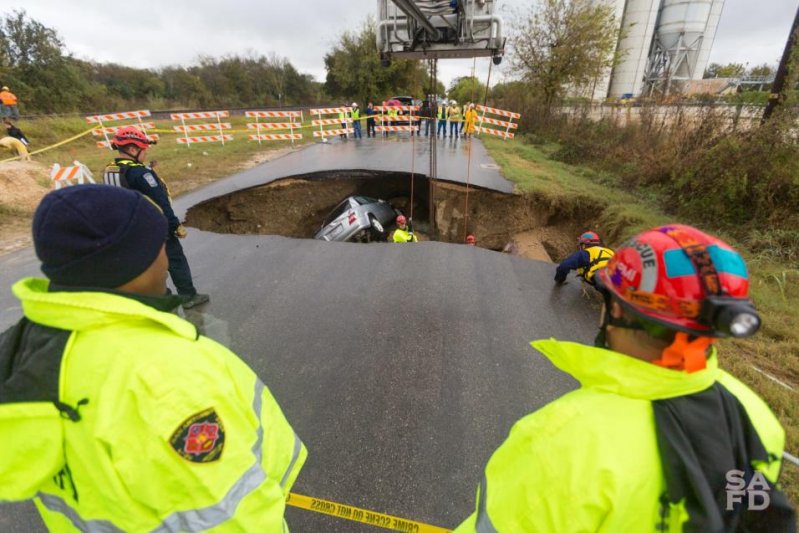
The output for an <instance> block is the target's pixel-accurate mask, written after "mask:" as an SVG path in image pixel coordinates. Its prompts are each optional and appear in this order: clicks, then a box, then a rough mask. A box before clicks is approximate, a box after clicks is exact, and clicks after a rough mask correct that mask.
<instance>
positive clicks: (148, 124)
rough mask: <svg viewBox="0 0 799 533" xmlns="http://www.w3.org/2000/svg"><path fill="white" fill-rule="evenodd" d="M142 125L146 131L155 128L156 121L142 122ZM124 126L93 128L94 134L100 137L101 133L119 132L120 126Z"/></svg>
mask: <svg viewBox="0 0 799 533" xmlns="http://www.w3.org/2000/svg"><path fill="white" fill-rule="evenodd" d="M140 126H141V127H142V128H144V129H145V131H146V130H154V129H155V122H142V123H141V124H140ZM122 127H124V126H110V127H108V128H94V129H93V130H92V135H94V136H95V137H99V136H100V135H104V134H111V135H113V134H114V133H116V132H117V130H118V129H119V128H122Z"/></svg>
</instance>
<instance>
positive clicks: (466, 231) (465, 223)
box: [461, 57, 490, 243]
mask: <svg viewBox="0 0 799 533" xmlns="http://www.w3.org/2000/svg"><path fill="white" fill-rule="evenodd" d="M489 69H490V67H489ZM476 70H477V57H475V58H474V61H473V62H472V97H471V103H473V102H474V93H475V92H476V91H477V77H476V76H475V74H476V72H475V71H476ZM489 76H490V70H489ZM486 90H487V89H486ZM466 112H468V109H467V111H466ZM463 118H464V120H465V119H466V113H464V116H463ZM467 127H468V126H467ZM472 135H474V133H472ZM471 175H472V137H469V148H468V156H467V158H466V197H465V199H464V206H463V239H462V240H461V243H464V242H466V236H467V235H469V185H470V181H471Z"/></svg>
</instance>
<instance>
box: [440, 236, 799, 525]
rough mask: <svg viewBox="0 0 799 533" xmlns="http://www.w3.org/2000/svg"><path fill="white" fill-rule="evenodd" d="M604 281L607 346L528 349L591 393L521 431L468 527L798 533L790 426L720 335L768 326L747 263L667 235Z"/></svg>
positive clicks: (522, 425) (487, 476) (569, 397)
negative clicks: (750, 382)
mask: <svg viewBox="0 0 799 533" xmlns="http://www.w3.org/2000/svg"><path fill="white" fill-rule="evenodd" d="M596 278H597V286H598V287H599V289H600V290H601V292H602V294H603V296H604V310H603V321H602V327H601V330H600V335H598V336H597V339H596V345H595V346H587V345H584V344H579V343H576V342H563V341H558V340H555V339H548V340H537V341H534V342H532V343H531V345H532V346H533V348H535V349H536V350H538V351H539V352H541V353H542V354H544V355H545V356H546V357H547V358H548V359H549V360H550V361H551V362H552V363H553V364H554V365H555V366H556V367H558V368H559V369H561V370H562V371H564V372H566V373H568V374H569V375H571V376H573V377H574V378H575V379H576V380H577V381H579V382H580V385H581V387H580V388H579V389H577V390H575V391H572V392H569V393H568V394H566V395H564V396H561V397H560V398H558V399H557V400H555V401H553V402H552V403H550V404H548V405H545V406H544V407H542V408H541V409H539V410H538V411H535V412H534V413H532V414H529V415H527V416H526V417H524V418H522V419H521V420H519V421H518V422H516V424H515V425H514V426H513V428H512V429H511V430H510V434H509V435H508V438H507V439H506V440H505V442H504V443H503V444H502V445H501V446H500V447H499V448H498V449H497V450H496V451H495V452H494V454H493V456H492V457H491V459H490V460H489V461H488V464H487V466H486V468H485V471H484V473H483V475H482V476H481V477H482V481H481V482H480V484H479V489H478V491H477V497H476V499H477V502H476V504H475V512H474V513H473V514H472V515H471V516H470V517H469V518H468V519H467V520H466V521H465V522H464V523H463V524H461V525H460V527H458V528H457V529H456V530H455V532H456V533H466V532H474V531H480V532H483V531H491V532H497V531H500V532H505V531H536V532H560V531H608V532H610V531H625V532H627V531H631V532H639V531H640V532H654V531H670V532H682V531H703V532H704V531H719V532H721V531H725V532H732V531H786V532H787V531H796V515H795V512H794V511H793V509H792V507H791V504H790V503H789V502H788V500H787V498H786V496H785V495H784V494H783V493H782V492H781V491H780V490H779V486H778V485H777V481H778V478H779V476H780V468H781V458H782V455H783V449H784V446H785V431H784V430H783V428H782V426H781V425H780V423H779V421H778V420H777V417H776V416H774V413H773V412H772V411H771V410H770V409H769V407H768V406H767V405H766V403H765V402H764V401H763V400H762V399H761V398H760V397H758V396H757V395H756V394H755V393H754V392H752V391H751V390H750V389H749V388H748V387H747V386H746V385H744V384H743V383H741V382H740V381H738V380H737V379H736V378H734V377H733V376H731V375H730V374H728V373H727V372H725V371H724V370H722V369H721V368H719V356H718V353H717V350H716V346H715V341H716V338H717V337H738V338H742V337H749V336H751V335H754V334H755V333H756V331H757V330H758V328H759V326H760V317H759V316H758V314H757V311H756V310H755V308H754V306H753V304H752V302H751V301H750V300H749V297H748V292H749V275H748V273H747V269H746V264H745V263H744V260H743V258H742V257H741V256H740V255H739V254H738V253H737V252H736V251H735V250H733V249H732V248H731V247H730V246H729V245H727V244H726V243H724V242H722V241H721V240H719V239H716V238H715V237H712V236H710V235H707V234H706V233H703V232H701V231H699V230H698V229H695V228H692V227H689V226H682V225H671V226H663V227H659V228H654V229H652V230H649V231H645V232H643V233H641V234H639V235H638V236H636V237H634V238H633V239H632V240H630V241H627V242H626V243H624V244H623V245H621V247H619V249H618V250H617V251H616V255H615V256H614V257H613V258H612V259H611V260H610V261H609V262H608V264H607V266H606V267H604V268H602V269H600V270H599V272H598V273H597V274H596Z"/></svg>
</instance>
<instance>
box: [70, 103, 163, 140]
mask: <svg viewBox="0 0 799 533" xmlns="http://www.w3.org/2000/svg"><path fill="white" fill-rule="evenodd" d="M149 116H151V114H150V111H149V110H148V109H142V110H140V111H123V112H122V113H108V114H106V115H89V116H87V117H85V118H86V122H88V123H89V124H99V125H100V127H99V128H95V129H94V130H92V135H97V136H98V137H99V136H100V135H102V136H103V137H104V138H105V141H104V142H98V143H97V147H98V148H111V139H109V138H108V135H109V134H111V135H113V134H114V133H116V130H118V129H119V128H122V127H124V126H134V125H135V126H138V127H139V128H140V129H141V130H142V132H143V133H144V134H145V135H147V129H148V128H149V129H153V128H155V124H153V123H152V122H142V120H141V119H142V118H143V117H149ZM132 119H135V120H136V121H137V122H136V124H121V125H118V126H111V127H106V126H104V123H105V122H118V121H120V120H132ZM95 131H97V133H95ZM147 138H148V139H150V140H156V141H157V140H158V136H155V138H151V136H149V135H148V136H147Z"/></svg>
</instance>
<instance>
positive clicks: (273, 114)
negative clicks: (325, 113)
mask: <svg viewBox="0 0 799 533" xmlns="http://www.w3.org/2000/svg"><path fill="white" fill-rule="evenodd" d="M244 116H246V117H247V118H254V119H255V122H248V123H247V128H249V129H254V130H256V134H255V135H250V136H249V139H250V140H251V141H258V144H261V141H283V140H290V141H291V144H292V145H293V144H294V141H295V140H297V139H302V133H294V130H300V129H302V120H303V114H302V111H245V113H244ZM261 118H288V119H292V120H291V122H261V121H260V120H259V119H261ZM297 119H299V122H297ZM261 130H289V133H270V134H265V135H264V134H262V133H261Z"/></svg>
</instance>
